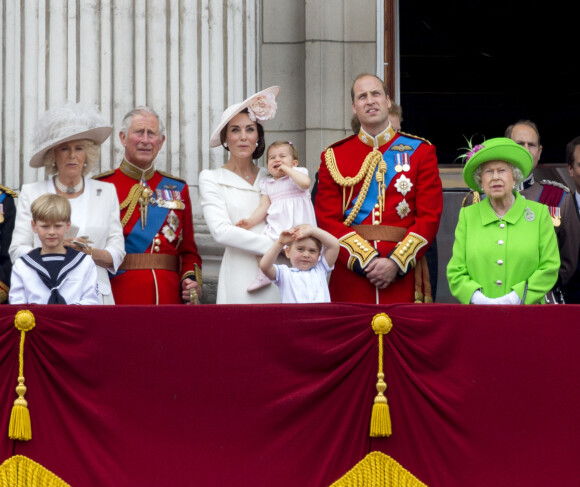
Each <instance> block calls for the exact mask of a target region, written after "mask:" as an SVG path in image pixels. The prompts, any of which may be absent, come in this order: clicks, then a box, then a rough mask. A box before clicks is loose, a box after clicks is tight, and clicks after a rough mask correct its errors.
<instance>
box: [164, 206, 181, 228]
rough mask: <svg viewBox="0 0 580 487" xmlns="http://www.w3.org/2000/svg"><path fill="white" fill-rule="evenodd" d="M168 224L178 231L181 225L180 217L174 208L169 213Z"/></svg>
mask: <svg viewBox="0 0 580 487" xmlns="http://www.w3.org/2000/svg"><path fill="white" fill-rule="evenodd" d="M167 224H168V225H169V228H171V229H172V230H173V231H174V232H175V231H177V228H178V227H179V217H178V216H177V214H176V213H175V212H174V211H173V210H171V211H170V212H169V215H167Z"/></svg>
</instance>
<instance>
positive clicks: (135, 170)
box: [119, 159, 155, 181]
mask: <svg viewBox="0 0 580 487" xmlns="http://www.w3.org/2000/svg"><path fill="white" fill-rule="evenodd" d="M119 169H120V171H121V172H122V173H123V174H125V175H126V176H129V177H130V178H132V179H135V180H137V181H149V180H150V179H151V178H152V177H153V175H154V174H155V165H154V164H151V167H149V168H147V169H141V168H140V167H137V166H135V164H131V163H130V162H129V161H128V160H127V159H123V162H122V163H121V165H120V166H119Z"/></svg>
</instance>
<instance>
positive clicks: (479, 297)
mask: <svg viewBox="0 0 580 487" xmlns="http://www.w3.org/2000/svg"><path fill="white" fill-rule="evenodd" d="M494 301H495V299H490V298H488V297H487V296H486V295H485V294H483V293H482V292H481V291H480V290H479V289H478V290H477V291H475V292H474V293H473V295H472V296H471V300H470V301H469V302H470V303H471V304H495V303H494Z"/></svg>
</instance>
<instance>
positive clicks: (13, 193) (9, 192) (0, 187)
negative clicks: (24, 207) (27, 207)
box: [0, 184, 18, 198]
mask: <svg viewBox="0 0 580 487" xmlns="http://www.w3.org/2000/svg"><path fill="white" fill-rule="evenodd" d="M1 192H4V193H6V194H7V195H9V196H12V197H13V198H18V193H17V192H16V191H14V190H13V189H10V188H8V187H6V186H4V185H2V184H0V193H1Z"/></svg>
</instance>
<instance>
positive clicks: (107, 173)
mask: <svg viewBox="0 0 580 487" xmlns="http://www.w3.org/2000/svg"><path fill="white" fill-rule="evenodd" d="M114 172H115V169H110V170H109V171H105V172H102V173H101V174H97V175H96V176H93V179H102V178H106V177H107V176H110V175H111V174H114Z"/></svg>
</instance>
